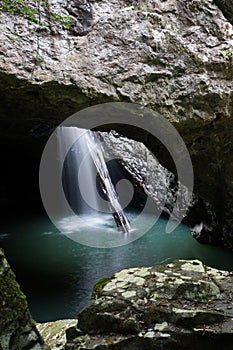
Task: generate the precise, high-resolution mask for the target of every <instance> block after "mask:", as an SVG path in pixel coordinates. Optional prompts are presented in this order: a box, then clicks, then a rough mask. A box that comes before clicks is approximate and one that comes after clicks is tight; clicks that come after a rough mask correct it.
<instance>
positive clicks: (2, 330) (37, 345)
mask: <svg viewBox="0 0 233 350" xmlns="http://www.w3.org/2000/svg"><path fill="white" fill-rule="evenodd" d="M0 306H1V316H0V349H1V350H8V349H11V350H16V349H17V350H23V349H28V350H30V349H33V350H48V347H47V346H46V345H45V344H44V341H43V339H42V337H41V336H40V334H39V332H38V330H37V329H36V326H35V323H34V321H33V320H32V318H31V315H30V313H29V309H28V305H27V301H26V297H25V295H24V294H23V293H22V292H21V290H20V288H19V285H18V283H17V282H16V280H15V275H14V273H13V272H12V270H11V269H10V266H9V265H8V263H7V261H6V259H5V257H4V253H3V250H2V249H0Z"/></svg>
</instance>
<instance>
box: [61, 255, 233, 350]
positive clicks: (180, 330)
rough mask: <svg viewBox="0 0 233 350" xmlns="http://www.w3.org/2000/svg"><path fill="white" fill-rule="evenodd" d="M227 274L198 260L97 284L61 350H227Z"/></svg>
mask: <svg viewBox="0 0 233 350" xmlns="http://www.w3.org/2000/svg"><path fill="white" fill-rule="evenodd" d="M232 282H233V275H232V273H230V272H226V271H220V270H216V269H213V268H211V267H207V266H205V265H203V264H202V263H201V261H198V260H190V261H185V260H179V261H175V262H174V263H171V264H168V265H165V266H154V267H144V268H130V269H126V270H122V271H120V272H118V273H116V274H115V275H114V276H113V277H112V278H109V279H104V280H102V281H101V280H100V281H99V282H97V284H96V286H95V287H94V290H93V295H92V301H91V304H90V306H88V307H87V308H85V309H83V310H82V311H81V312H80V314H79V316H78V327H79V331H76V334H75V336H74V339H73V340H72V339H69V341H68V343H67V344H66V347H65V349H124V350H128V349H134V350H139V349H140V350H144V349H169V350H170V349H172V350H173V349H177V350H178V349H197V348H198V349H205V348H207V349H218V348H219V346H220V345H221V344H224V347H225V349H230V348H231V344H232V341H233V311H232V310H233V309H232V308H233V299H232V293H231V289H232Z"/></svg>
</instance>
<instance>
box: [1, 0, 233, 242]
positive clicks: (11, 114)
mask: <svg viewBox="0 0 233 350" xmlns="http://www.w3.org/2000/svg"><path fill="white" fill-rule="evenodd" d="M23 3H25V4H26V5H27V7H28V8H29V9H30V11H34V12H33V13H34V15H33V16H34V17H33V20H32V19H31V18H30V16H29V17H28V16H25V15H22V13H21V14H19V13H16V12H14V13H12V11H1V12H0V94H1V105H0V123H1V125H2V126H3V128H2V129H3V130H4V132H3V133H1V135H2V136H3V137H5V138H6V137H7V135H6V133H5V129H6V128H7V129H9V130H11V134H14V133H15V134H16V136H15V137H22V135H24V134H26V137H28V134H29V131H30V130H32V128H35V129H36V127H38V128H37V130H49V129H50V126H51V125H52V126H54V125H57V124H58V123H59V122H61V121H62V120H64V118H66V117H68V116H69V115H71V114H72V113H74V112H76V111H78V110H80V109H82V108H85V107H88V106H90V105H93V104H97V103H103V102H109V101H125V102H136V103H138V104H141V105H143V106H147V107H150V108H152V109H153V110H155V111H157V112H159V113H161V114H162V115H163V116H164V117H165V118H167V119H168V120H169V121H171V122H172V123H173V124H174V125H175V127H176V128H177V129H178V130H179V132H180V133H181V136H182V137H183V139H184V141H185V142H186V144H187V146H188V149H189V152H190V155H191V158H192V162H193V166H194V172H195V193H196V194H197V196H198V198H199V202H198V206H199V212H198V215H197V216H199V222H197V221H196V219H195V220H193V221H194V222H193V224H194V226H195V225H196V224H198V225H199V226H198V227H202V229H201V231H200V232H199V230H198V232H196V236H197V237H198V238H199V239H200V240H201V241H204V242H213V243H217V244H221V243H222V242H223V243H224V244H227V245H228V246H231V247H232V246H233V219H232V218H233V212H232V208H233V181H232V174H233V156H232V149H233V144H232V132H233V123H232V118H233V114H232V110H233V108H232V107H233V84H232V77H233V64H232V59H233V30H232V24H231V23H232V17H231V13H232V5H231V2H230V1H228V0H226V1H224V2H223V1H217V0H215V1H212V0H211V1H209V0H203V1H199V0H184V1H181V0H166V1H164V0H148V1H135V0H99V1H88V0H75V1H68V2H65V1H60V0H51V1H50V2H49V5H46V6H45V3H46V1H36V2H35V1H32V0H24V1H23ZM216 3H217V4H219V6H220V3H221V4H222V5H223V6H221V8H222V9H223V7H224V9H225V10H223V12H224V14H225V16H226V17H224V15H223V13H222V12H221V10H220V9H219V8H218V7H217V5H216ZM226 12H227V15H226ZM227 18H228V19H227ZM18 130H20V131H21V135H19V133H18ZM126 136H129V137H134V138H135V139H137V140H139V141H140V135H139V133H134V130H130V129H129V130H128V134H127V135H126ZM24 137H25V135H24ZM144 139H146V143H147V145H148V147H149V148H150V149H151V150H152V151H153V150H155V151H156V147H157V145H155V143H154V140H153V139H152V138H151V135H146V137H144ZM24 140H25V139H24ZM29 142H30V141H29ZM167 165H168V164H167ZM201 212H203V213H204V212H205V213H207V212H208V213H207V214H206V215H205V214H204V215H201V214H200V213H201Z"/></svg>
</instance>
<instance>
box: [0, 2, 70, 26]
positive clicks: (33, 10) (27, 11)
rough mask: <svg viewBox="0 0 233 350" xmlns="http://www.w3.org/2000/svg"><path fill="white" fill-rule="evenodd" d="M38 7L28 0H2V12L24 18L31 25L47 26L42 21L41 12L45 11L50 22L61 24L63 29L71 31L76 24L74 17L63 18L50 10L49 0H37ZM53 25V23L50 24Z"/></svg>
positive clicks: (0, 9) (0, 3)
mask: <svg viewBox="0 0 233 350" xmlns="http://www.w3.org/2000/svg"><path fill="white" fill-rule="evenodd" d="M36 5H37V6H36V7H32V6H31V5H30V4H28V2H27V1H26V0H1V1H0V11H4V12H8V13H11V14H13V15H19V16H23V17H24V18H26V19H27V20H28V22H29V23H37V24H39V25H41V26H46V25H45V23H43V22H42V21H41V10H42V8H43V9H44V10H45V13H46V14H47V18H48V20H49V22H54V23H58V24H61V25H62V26H63V28H65V29H67V30H69V29H71V28H72V24H74V21H75V20H74V18H73V17H72V16H61V15H59V14H57V13H55V12H52V11H51V10H50V3H49V1H48V0H36ZM50 24H51V23H50Z"/></svg>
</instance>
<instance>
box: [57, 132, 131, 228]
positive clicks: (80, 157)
mask: <svg viewBox="0 0 233 350" xmlns="http://www.w3.org/2000/svg"><path fill="white" fill-rule="evenodd" d="M66 143H67V144H73V146H72V147H71V149H70V151H69V152H72V153H73V154H72V156H71V157H68V158H67V165H66V166H67V168H68V173H67V174H66V177H68V179H67V181H68V182H69V181H70V178H69V177H70V174H71V173H72V172H77V174H79V175H78V177H77V179H76V181H77V182H78V183H77V184H76V186H79V191H80V193H81V196H80V197H79V198H78V202H79V208H80V210H79V212H80V213H81V214H88V213H91V210H93V209H94V210H97V211H102V205H101V199H100V197H99V194H98V191H97V187H96V175H97V176H98V177H99V182H100V185H101V188H102V191H103V193H104V194H105V197H106V198H107V201H108V206H109V209H110V211H111V213H112V215H113V217H114V220H115V222H116V225H117V228H118V230H119V231H121V232H128V231H129V230H130V224H129V221H128V219H127V217H126V215H125V213H124V211H123V209H122V207H121V205H120V203H119V201H118V198H117V193H116V190H115V188H114V185H113V183H112V180H111V177H110V174H109V171H108V168H107V165H106V161H105V156H104V149H103V147H102V145H101V141H100V139H99V135H98V133H96V132H93V131H91V130H85V129H79V128H77V127H61V128H60V131H59V145H60V146H59V147H60V152H64V150H66V151H67V147H66ZM66 151H65V152H66ZM69 152H68V153H69ZM71 185H72V186H73V184H72V181H71ZM72 186H70V185H69V184H68V186H67V189H68V192H69V193H68V194H69V198H73V197H74V194H73V193H72V192H74V193H77V192H76V191H73V188H72ZM71 202H74V200H72V199H71Z"/></svg>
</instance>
